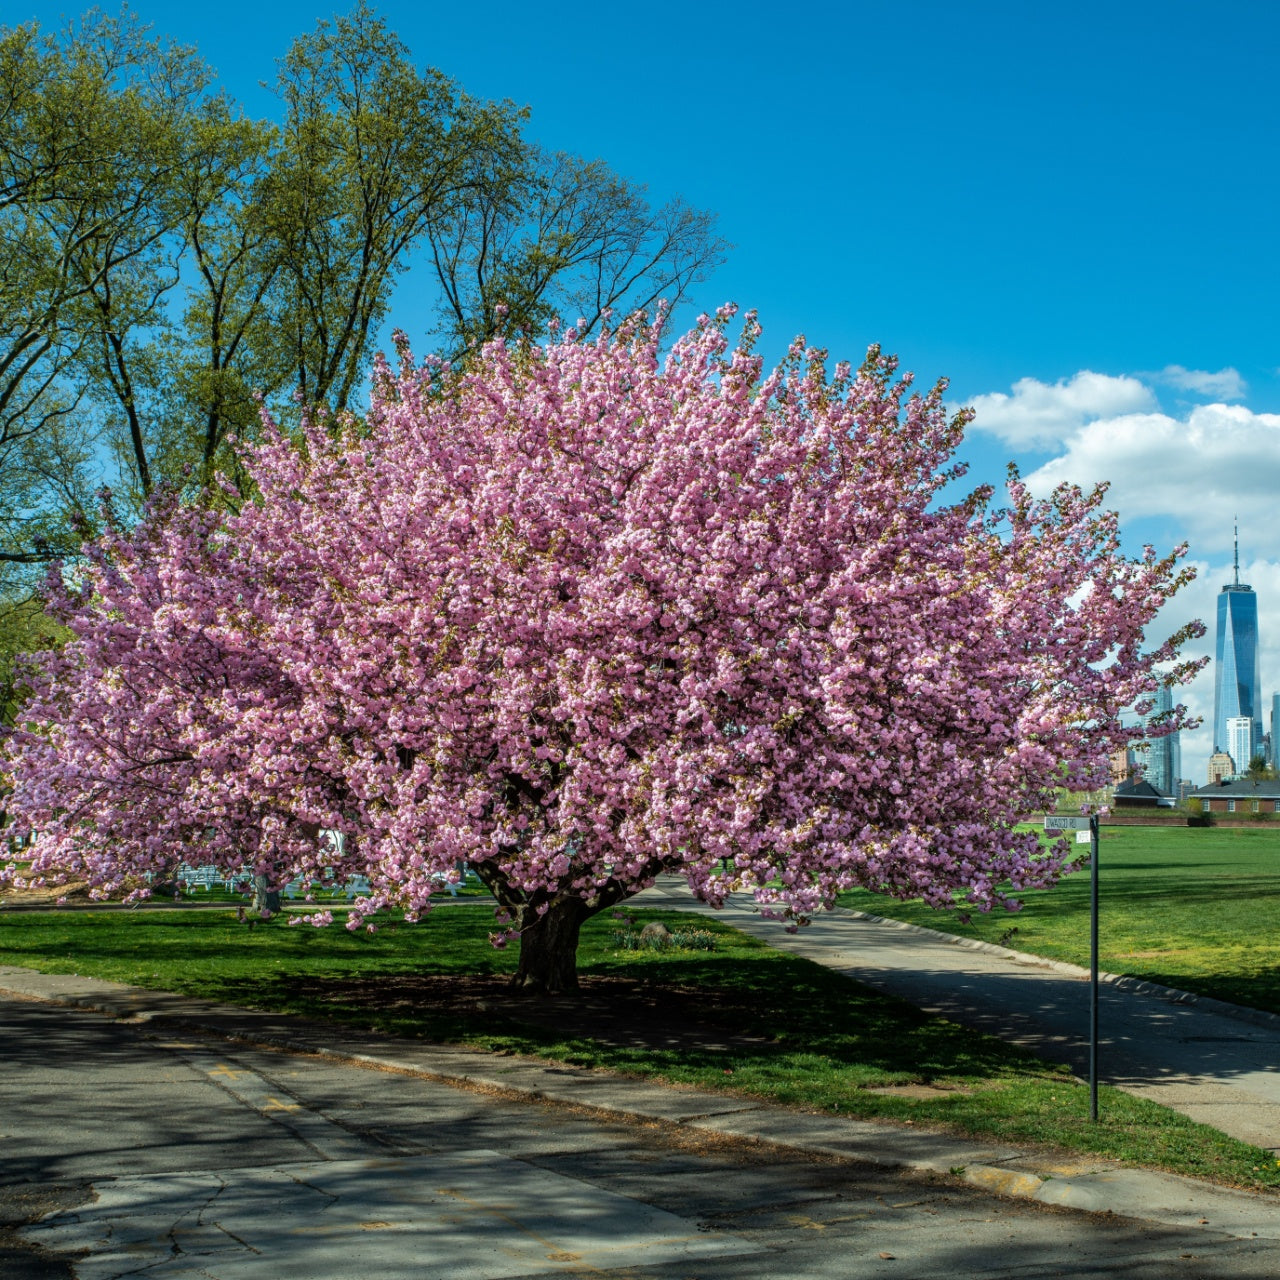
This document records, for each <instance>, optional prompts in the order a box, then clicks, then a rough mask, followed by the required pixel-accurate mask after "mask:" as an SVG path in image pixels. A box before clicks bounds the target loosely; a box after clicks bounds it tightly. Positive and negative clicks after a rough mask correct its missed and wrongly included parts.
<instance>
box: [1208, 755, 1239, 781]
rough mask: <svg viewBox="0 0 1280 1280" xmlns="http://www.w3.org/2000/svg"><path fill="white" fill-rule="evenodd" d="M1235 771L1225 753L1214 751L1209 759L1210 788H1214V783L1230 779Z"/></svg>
mask: <svg viewBox="0 0 1280 1280" xmlns="http://www.w3.org/2000/svg"><path fill="white" fill-rule="evenodd" d="M1235 771H1236V770H1235V766H1234V765H1233V764H1232V763H1231V757H1230V756H1229V755H1227V753H1226V752H1225V751H1215V752H1214V753H1213V755H1211V756H1210V757H1209V785H1210V786H1214V785H1215V784H1216V783H1219V782H1222V781H1224V780H1225V779H1227V778H1229V777H1231V775H1232V774H1233V773H1235Z"/></svg>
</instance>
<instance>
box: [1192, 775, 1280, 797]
mask: <svg viewBox="0 0 1280 1280" xmlns="http://www.w3.org/2000/svg"><path fill="white" fill-rule="evenodd" d="M1191 794H1192V795H1193V796H1202V797H1209V796H1227V797H1235V796H1248V797H1249V799H1251V800H1280V778H1259V779H1258V780H1257V781H1256V782H1255V781H1254V780H1253V779H1252V778H1233V779H1231V781H1229V782H1211V783H1209V785H1208V786H1206V787H1197V788H1196V789H1195V790H1194V791H1193V792H1192V793H1191Z"/></svg>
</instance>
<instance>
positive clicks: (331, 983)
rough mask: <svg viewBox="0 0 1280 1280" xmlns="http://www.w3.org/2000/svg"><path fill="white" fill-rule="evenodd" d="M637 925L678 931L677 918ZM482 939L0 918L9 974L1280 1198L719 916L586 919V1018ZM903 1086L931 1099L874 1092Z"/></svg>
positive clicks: (1216, 1155)
mask: <svg viewBox="0 0 1280 1280" xmlns="http://www.w3.org/2000/svg"><path fill="white" fill-rule="evenodd" d="M634 915H635V917H636V919H637V920H638V921H639V922H641V923H643V922H644V921H647V920H650V919H660V920H663V921H664V922H666V923H667V924H668V925H669V926H670V927H672V928H678V927H682V926H683V927H687V926H688V925H689V921H688V917H687V916H684V915H681V914H680V913H679V912H656V911H640V912H635V913H634ZM492 927H493V920H492V915H491V913H490V912H489V911H488V910H486V909H485V908H484V907H482V906H479V905H477V906H465V905H460V906H456V907H452V908H442V909H440V910H438V911H435V912H432V913H431V915H430V916H429V917H428V918H427V919H426V920H425V921H423V922H422V923H420V924H418V925H406V924H403V923H402V922H397V921H394V920H384V922H383V923H382V926H381V928H380V930H379V932H378V933H377V934H376V935H373V936H370V935H368V934H365V933H358V934H351V933H348V932H346V931H345V930H343V929H341V928H330V929H324V930H313V929H310V928H307V927H306V926H293V927H291V926H289V925H287V924H285V923H283V922H282V921H280V920H278V919H277V920H274V921H271V922H268V923H262V924H259V925H258V926H257V927H256V928H255V929H253V930H249V929H248V928H247V927H246V926H245V925H242V924H237V923H236V922H235V919H234V916H233V915H232V913H230V912H225V913H224V912H214V911H199V912H191V911H187V912H185V913H184V912H177V911H175V912H162V911H158V910H148V911H137V912H88V911H81V912H40V913H36V912H31V913H12V914H0V964H17V965H26V966H29V967H31V968H35V969H40V970H43V971H46V972H75V973H80V974H86V975H92V976H96V977H102V978H111V979H115V980H118V981H123V982H130V983H135V984H137V985H140V986H145V987H152V988H158V989H164V990H173V991H181V992H187V993H190V994H192V995H198V996H203V997H208V998H212V999H216V1000H221V1001H225V1002H228V1003H235V1004H241V1005H248V1006H253V1007H258V1008H268V1009H278V1010H284V1011H288V1012H292V1013H298V1014H303V1015H307V1016H309V1017H319V1018H327V1019H332V1020H334V1021H337V1022H342V1023H345V1024H349V1025H355V1026H362V1027H370V1028H374V1029H378V1030H382V1031H386V1032H390V1033H394V1034H396V1035H405V1036H420V1037H425V1038H429V1039H432V1040H437V1041H446V1042H453V1043H461V1044H467V1045H472V1046H474V1047H477V1048H484V1049H489V1050H496V1051H500V1052H511V1053H526V1054H534V1055H538V1056H541V1057H543V1058H550V1059H555V1060H559V1061H564V1062H569V1063H573V1064H578V1065H584V1066H593V1067H603V1068H608V1069H612V1070H616V1071H623V1072H628V1073H631V1074H635V1075H641V1076H647V1077H650V1078H656V1079H661V1080H666V1081H675V1082H684V1083H688V1084H693V1085H698V1086H701V1087H703V1088H712V1089H722V1090H731V1091H734V1092H740V1093H745V1094H749V1095H752V1096H758V1097H763V1098H768V1099H772V1100H774V1101H777V1102H780V1103H784V1104H790V1105H796V1106H802V1107H805V1108H809V1109H814V1110H823V1111H829V1112H832V1113H838V1114H840V1115H849V1116H855V1117H863V1118H884V1119H890V1120H896V1121H900V1122H910V1123H912V1124H918V1125H922V1126H930V1127H939V1128H944V1129H951V1130H953V1131H957V1132H964V1133H971V1134H977V1135H983V1136H987V1137H991V1138H996V1139H1006V1140H1009V1141H1016V1142H1030V1143H1042V1144H1047V1145H1051V1146H1054V1147H1057V1148H1060V1149H1065V1150H1067V1151H1073V1152H1079V1153H1086V1154H1090V1155H1097V1156H1103V1157H1108V1158H1113V1159H1117V1160H1122V1161H1126V1162H1130V1163H1135V1164H1142V1165H1149V1166H1153V1167H1158V1168H1165V1169H1171V1170H1174V1171H1177V1172H1182V1173H1188V1174H1193V1175H1197V1176H1201V1177H1212V1178H1215V1179H1218V1180H1220V1181H1224V1182H1229V1183H1235V1184H1238V1185H1253V1186H1269V1187H1275V1186H1280V1168H1278V1167H1277V1164H1276V1162H1275V1161H1274V1160H1273V1159H1272V1158H1271V1157H1270V1156H1269V1155H1268V1154H1267V1153H1265V1152H1263V1151H1260V1150H1258V1149H1257V1148H1254V1147H1250V1146H1247V1145H1245V1144H1243V1143H1240V1142H1236V1141H1234V1140H1232V1139H1230V1138H1227V1137H1225V1136H1224V1135H1222V1134H1220V1133H1218V1132H1217V1131H1215V1130H1212V1129H1209V1128H1206V1127H1204V1126H1201V1125H1197V1124H1194V1123H1193V1122H1192V1121H1190V1120H1188V1119H1186V1118H1185V1117H1183V1116H1180V1115H1178V1114H1177V1113H1175V1112H1171V1111H1168V1110H1166V1109H1164V1108H1162V1107H1158V1106H1155V1105H1154V1104H1152V1103H1149V1102H1144V1101H1140V1100H1138V1099H1135V1098H1131V1097H1129V1096H1128V1095H1126V1094H1123V1093H1120V1092H1118V1091H1116V1090H1112V1089H1104V1090H1103V1091H1102V1113H1103V1122H1102V1123H1101V1124H1099V1125H1097V1126H1091V1125H1090V1124H1089V1123H1088V1122H1087V1114H1088V1097H1087V1090H1086V1089H1085V1088H1084V1087H1083V1086H1081V1085H1079V1084H1077V1083H1075V1082H1074V1080H1073V1079H1072V1078H1071V1076H1070V1075H1069V1073H1067V1072H1066V1071H1065V1070H1064V1069H1062V1068H1058V1067H1055V1066H1051V1065H1048V1064H1045V1063H1043V1062H1040V1061H1039V1060H1037V1059H1035V1058H1033V1057H1031V1056H1030V1055H1028V1054H1026V1053H1025V1052H1023V1051H1021V1050H1019V1049H1016V1048H1014V1047H1012V1046H1009V1045H1005V1044H1003V1043H1002V1042H1000V1041H998V1040H996V1039H994V1038H992V1037H988V1036H983V1035H980V1034H978V1033H976V1032H973V1031H969V1030H965V1029H963V1028H961V1027H958V1026H956V1025H955V1024H953V1023H949V1022H947V1021H945V1020H943V1019H940V1018H935V1017H931V1016H929V1015H927V1014H924V1013H922V1012H920V1011H919V1010H918V1009H915V1008H914V1007H912V1006H910V1005H908V1004H906V1003H904V1002H901V1001H898V1000H895V999H893V998H891V997H888V996H884V995H881V994H878V993H876V992H873V991H870V990H869V989H867V988H864V987H862V986H859V985H857V984H856V983H853V982H850V981H849V980H848V979H846V978H843V977H841V976H840V975H838V974H835V973H832V972H831V971H829V970H827V969H824V968H822V967H821V966H819V965H816V964H813V963H811V962H809V961H806V960H802V959H800V958H798V957H794V956H789V955H786V954H784V953H782V952H779V951H775V950H773V949H772V948H770V947H768V946H767V945H765V944H764V943H762V942H760V941H757V940H755V939H753V938H750V937H748V936H746V935H745V934H741V933H739V932H738V931H736V930H734V929H731V928H729V927H728V926H725V925H722V924H720V923H719V922H717V921H707V922H705V924H704V922H703V921H701V920H700V921H699V922H698V926H697V927H698V928H699V929H704V928H705V930H706V931H709V932H710V933H712V934H713V935H714V939H715V949H714V950H687V951H685V950H674V951H660V952H648V951H636V950H625V949H623V948H622V946H621V945H620V938H619V931H620V929H622V928H623V926H621V925H620V924H619V923H618V922H617V921H616V920H614V919H612V918H610V917H608V916H605V917H597V918H596V919H595V920H593V921H591V922H589V923H588V925H587V926H586V928H585V929H584V931H583V940H582V947H581V951H580V953H579V959H580V968H581V971H582V973H583V975H584V979H585V982H586V1000H585V1001H584V1004H583V1011H582V1012H581V1013H580V1014H578V1013H574V1012H573V1011H571V1010H569V1011H567V1010H566V1008H565V1005H564V1002H562V1001H556V1002H552V1006H551V1011H550V1014H548V1013H547V1012H546V1011H545V1010H546V1009H547V1005H546V1002H540V1001H538V1000H536V999H534V1000H529V999H527V998H525V999H516V998H507V997H505V995H504V987H503V985H502V981H501V979H502V976H503V975H505V974H507V973H509V972H510V971H511V970H512V969H513V968H514V965H515V960H516V957H515V955H514V953H513V952H512V951H510V950H507V951H494V950H493V949H492V948H491V947H490V946H489V945H488V942H487V940H486V934H487V933H488V931H489V930H490V929H491V928H492ZM486 975H488V977H487V982H488V986H487V988H486V987H485V983H486ZM481 988H483V990H481V991H480V994H481V995H483V996H484V998H483V999H477V998H471V997H474V996H475V994H476V992H477V990H478V989H481ZM459 994H462V995H467V996H468V997H469V998H467V999H460V998H458V996H459ZM540 1009H541V1010H544V1012H543V1013H542V1014H541V1017H540V1016H539V1010H540ZM637 1032H639V1033H641V1034H638V1035H637V1034H636V1033H637ZM904 1086H916V1087H917V1088H916V1093H918V1094H922V1095H924V1096H907V1095H903V1094H894V1093H880V1092H876V1090H879V1089H886V1088H888V1089H895V1088H902V1087H904Z"/></svg>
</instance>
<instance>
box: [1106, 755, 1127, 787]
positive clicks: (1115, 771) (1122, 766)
mask: <svg viewBox="0 0 1280 1280" xmlns="http://www.w3.org/2000/svg"><path fill="white" fill-rule="evenodd" d="M1109 758H1110V762H1111V785H1112V786H1114V785H1115V784H1116V783H1117V782H1127V781H1128V780H1129V778H1131V777H1132V776H1133V748H1132V747H1118V748H1117V749H1116V750H1115V751H1113V752H1112V753H1111V755H1110V757H1109Z"/></svg>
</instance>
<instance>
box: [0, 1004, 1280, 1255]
mask: <svg viewBox="0 0 1280 1280" xmlns="http://www.w3.org/2000/svg"><path fill="white" fill-rule="evenodd" d="M0 1053H2V1055H3V1060H4V1070H3V1072H0V1130H2V1133H0V1276H2V1277H4V1280H50V1278H52V1277H60V1278H61V1277H70V1276H73V1275H74V1276H77V1277H78V1278H79V1280H108V1278H114V1277H118V1276H125V1275H138V1274H145V1275H146V1276H148V1277H154V1278H155V1280H178V1278H181V1280H195V1278H196V1277H201V1278H202V1280H259V1278H261V1280H288V1278H289V1277H295V1276H296V1277H299V1278H302V1277H306V1280H347V1278H348V1277H350V1278H351V1280H356V1278H360V1280H363V1278H364V1277H367V1276H368V1277H372V1276H376V1277H378V1280H399V1278H400V1277H404V1278H405V1280H407V1278H408V1277H413V1278H414V1280H470V1278H473V1277H474V1278H476V1280H505V1278H507V1277H519V1276H539V1277H569V1276H579V1277H580V1276H583V1275H591V1276H597V1277H602V1278H611V1280H624V1278H625V1280H641V1278H642V1277H653V1278H655V1280H657V1278H659V1277H661V1278H662V1280H756V1278H757V1277H758V1278H759V1280H766V1278H768V1280H774V1278H776V1277H779V1276H787V1277H793V1276H794V1277H814V1278H815V1280H817V1278H826V1277H830V1278H831V1280H836V1277H839V1278H840V1280H848V1278H849V1277H862V1276H881V1275H884V1276H901V1277H911V1278H912V1280H929V1278H931V1277H939V1278H941V1277H945V1278H946V1280H955V1277H956V1276H971V1277H991V1278H993V1280H994V1278H996V1277H1001V1278H1003V1277H1009V1278H1011V1280H1012V1278H1013V1277H1019V1278H1024V1277H1025V1278H1033V1277H1048V1276H1068V1277H1092V1276H1116V1277H1126V1278H1130V1280H1157V1278H1159V1280H1168V1278H1170V1277H1173V1278H1175V1280H1176V1278H1179V1277H1188V1278H1190V1277H1223V1278H1226V1277H1233V1278H1240V1280H1245V1278H1248V1277H1263V1276H1266V1277H1271V1276H1274V1275H1275V1274H1276V1273H1277V1272H1278V1271H1280V1245H1277V1243H1276V1242H1274V1241H1262V1240H1256V1241H1255V1240H1240V1239H1234V1238H1227V1237H1221V1236H1216V1235H1215V1234H1214V1233H1213V1232H1212V1231H1211V1230H1210V1229H1206V1228H1201V1229H1199V1230H1196V1231H1190V1230H1179V1229H1173V1228H1156V1227H1152V1226H1150V1225H1143V1224H1137V1223H1133V1222H1129V1221H1125V1220H1123V1219H1117V1218H1108V1217H1105V1216H1098V1215H1085V1214H1079V1213H1072V1212H1066V1211H1061V1210H1054V1209H1051V1208H1044V1207H1041V1206H1038V1205H1035V1204H1029V1203H1025V1202H1018V1201H1006V1200H1001V1199H999V1198H997V1197H993V1196H990V1195H988V1194H986V1193H984V1192H981V1191H979V1190H977V1189H975V1188H971V1187H967V1186H963V1185H954V1184H951V1183H949V1182H940V1181H938V1180H936V1179H935V1180H929V1179H927V1178H921V1177H919V1176H898V1175H895V1174H893V1173H891V1172H886V1171H885V1170H883V1169H871V1168H868V1167H867V1166H860V1165H856V1164H851V1163H848V1162H842V1161H836V1160H826V1159H822V1158H812V1157H805V1156H802V1155H798V1154H795V1153H786V1152H783V1151H781V1150H780V1149H779V1148H777V1147H769V1146H763V1147H762V1146H752V1145H750V1144H744V1143H741V1142H737V1141H730V1142H723V1141H721V1140H719V1139H717V1138H716V1137H714V1136H711V1135H708V1134H706V1133H695V1132H690V1131H687V1130H682V1129H681V1128H680V1127H679V1126H677V1125H665V1124H654V1125H638V1124H630V1125H624V1124H608V1123H602V1122H601V1121H600V1120H599V1119H598V1118H593V1117H592V1116H591V1115H589V1114H587V1113H585V1112H583V1111H580V1110H577V1109H575V1108H573V1107H566V1106H563V1105H554V1104H547V1103H545V1102H537V1101H531V1100H526V1101H516V1100H512V1099H511V1098H509V1097H504V1096H502V1095H499V1094H496V1093H493V1092H492V1091H490V1092H484V1091H474V1090H465V1089H459V1088H455V1087H450V1086H448V1085H444V1084H439V1083H435V1082H431V1081H427V1080H423V1079H421V1078H417V1077H413V1076H406V1075H399V1074H395V1073H390V1072H386V1071H376V1070H366V1069H361V1068H359V1067H356V1066H346V1065H340V1064H335V1063H334V1062H333V1061H329V1060H324V1059H320V1058H314V1057H309V1056H305V1055H297V1054H286V1053H277V1052H272V1051H268V1050H261V1049H255V1048H250V1047H247V1046H244V1045H229V1044H227V1043H226V1042H224V1041H219V1040H216V1039H201V1038H198V1037H191V1038H185V1037H184V1038H174V1037H173V1035H172V1033H171V1032H161V1033H158V1034H157V1033H152V1034H149V1033H148V1028H147V1025H146V1023H145V1022H143V1023H139V1024H133V1025H131V1024H128V1023H122V1022H119V1021H113V1020H111V1019H108V1018H104V1017H101V1016H98V1015H95V1014H88V1013H81V1012H77V1011H71V1010H67V1009H63V1008H58V1007H56V1006H51V1005H45V1004H40V1003H36V1002H31V1001H22V1000H10V999H4V1000H0Z"/></svg>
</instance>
